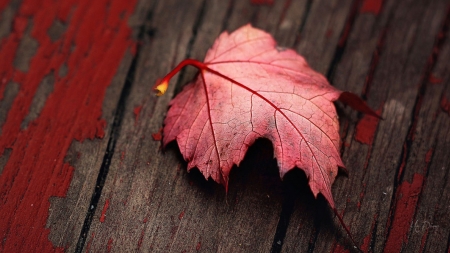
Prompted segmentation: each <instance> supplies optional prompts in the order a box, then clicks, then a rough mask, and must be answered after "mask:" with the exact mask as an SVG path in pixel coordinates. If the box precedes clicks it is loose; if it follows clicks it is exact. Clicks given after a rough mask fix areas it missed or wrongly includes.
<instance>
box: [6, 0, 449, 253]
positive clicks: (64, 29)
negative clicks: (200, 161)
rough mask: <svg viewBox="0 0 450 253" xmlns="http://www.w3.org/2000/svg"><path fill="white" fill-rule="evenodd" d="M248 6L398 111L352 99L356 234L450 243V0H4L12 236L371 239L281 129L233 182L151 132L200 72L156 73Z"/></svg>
mask: <svg viewBox="0 0 450 253" xmlns="http://www.w3.org/2000/svg"><path fill="white" fill-rule="evenodd" d="M254 2H258V1H254ZM249 22H250V23H252V24H253V25H254V26H256V27H259V28H262V29H265V30H267V31H268V32H270V33H271V34H273V35H274V37H275V39H276V40H277V41H278V42H279V44H280V45H282V46H287V47H291V48H294V49H296V50H297V51H298V52H299V53H301V54H303V55H304V56H305V57H306V58H307V60H308V61H309V63H310V65H311V66H312V67H313V68H315V69H317V70H318V71H320V72H321V73H323V74H324V75H326V76H327V77H328V78H329V80H330V81H331V82H332V83H333V84H334V85H335V86H337V87H338V88H340V89H342V90H349V91H353V92H355V93H357V94H360V95H361V96H362V97H363V98H364V99H366V100H367V102H368V104H369V105H370V106H371V107H372V108H375V109H377V110H378V111H379V112H380V113H381V114H382V116H383V118H384V120H381V121H376V120H374V119H373V118H370V117H365V116H363V115H361V114H358V113H356V112H353V111H351V110H350V109H348V108H345V107H344V106H342V105H341V104H337V107H338V112H339V115H340V123H341V136H342V143H343V145H342V148H341V151H342V156H343V160H344V163H345V164H346V166H347V169H348V170H349V174H348V175H347V176H346V175H344V174H343V173H342V174H340V176H338V178H337V180H336V182H335V184H334V185H333V195H334V198H335V200H336V206H337V209H338V211H339V213H341V214H342V215H343V218H344V221H345V222H346V224H348V225H349V226H350V228H351V232H352V234H353V236H354V237H355V240H356V242H357V243H358V246H359V247H360V248H361V249H362V250H363V251H364V252H450V244H449V243H448V241H449V239H450V182H449V180H450V178H449V175H448V174H449V173H448V171H449V168H450V158H449V157H448V153H449V150H450V74H449V70H450V61H449V60H448V59H450V39H449V37H450V34H449V33H450V31H449V29H448V28H449V25H450V2H449V1H446V0H433V1H428V0H414V1H413V0H402V1H395V0H365V1H364V0H316V1H311V0H274V1H273V4H268V5H266V4H262V5H261V4H252V1H250V0H248V1H247V0H246V1H235V0H229V1H222V0H192V1H182V0H166V1H156V0H139V1H119V0H109V1H108V0H99V1H87V0H70V1H51V0H42V1H34V0H22V1H20V0H9V1H8V0H2V1H0V124H1V132H0V134H1V135H0V154H1V155H0V196H1V199H0V214H1V217H2V218H1V219H0V236H1V241H0V252H52V251H58V252H60V251H66V252H353V251H355V250H354V249H353V247H352V245H351V243H350V241H349V238H348V237H347V236H346V234H345V232H344V230H343V229H342V227H341V226H340V225H339V223H338V221H337V219H336V218H334V215H333V214H332V212H331V211H330V209H329V207H328V205H327V204H326V202H325V200H324V199H323V198H321V197H319V198H318V199H317V200H316V199H314V197H313V196H312V194H311V192H310V190H309V188H308V186H307V179H306V177H305V175H304V174H303V173H302V172H301V171H300V170H294V171H292V172H290V173H288V174H287V175H286V176H285V178H284V180H283V181H281V180H280V179H279V177H278V171H277V166H276V161H275V160H274V159H273V158H272V157H273V150H272V147H271V144H270V143H267V141H259V142H258V143H257V144H256V145H254V146H253V147H252V148H251V149H250V150H249V153H248V155H247V157H246V159H245V160H244V162H243V163H242V166H241V167H239V168H235V169H234V170H233V171H232V174H231V179H230V185H229V192H228V193H227V194H226V193H225V190H224V189H223V187H222V186H219V185H217V184H216V183H214V182H211V181H206V180H205V179H203V178H202V176H201V174H200V173H199V172H198V171H195V170H194V171H192V172H190V173H187V172H186V163H185V162H184V161H183V159H182V157H181V155H180V153H179V150H178V148H177V145H176V144H175V143H174V144H172V145H169V147H167V148H166V149H165V150H162V149H161V144H160V142H159V141H155V140H154V137H153V136H152V134H154V133H157V132H158V131H159V129H160V127H161V126H162V122H163V119H164V115H165V112H166V110H167V105H168V102H169V101H170V99H171V97H173V96H174V95H175V94H176V93H177V92H178V91H179V89H180V87H181V86H182V85H183V84H184V83H186V82H187V81H188V80H189V79H191V78H192V77H193V76H194V75H195V72H196V70H195V69H190V68H188V69H186V70H185V71H183V72H182V73H181V74H180V75H179V76H178V78H177V79H178V82H177V83H175V81H174V82H173V83H172V85H171V86H170V88H169V90H168V93H167V94H166V95H165V96H163V97H160V98H157V97H155V96H153V94H152V92H151V87H152V86H153V84H154V82H155V80H156V79H157V78H159V77H162V76H163V75H164V74H165V73H166V72H168V71H169V70H170V69H171V68H172V67H174V66H175V65H176V64H177V63H178V62H180V61H181V60H183V59H184V58H188V57H191V58H196V59H202V58H203V57H204V55H205V53H206V51H207V49H208V48H209V47H210V46H211V45H212V43H213V41H214V39H215V38H216V37H217V36H218V35H219V34H220V33H221V32H222V31H224V30H229V31H233V30H235V29H236V28H238V27H240V26H241V25H243V24H246V23H249ZM177 79H174V80H177Z"/></svg>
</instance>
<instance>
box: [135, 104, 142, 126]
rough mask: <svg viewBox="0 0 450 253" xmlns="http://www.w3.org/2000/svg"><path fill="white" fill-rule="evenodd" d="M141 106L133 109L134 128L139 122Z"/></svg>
mask: <svg viewBox="0 0 450 253" xmlns="http://www.w3.org/2000/svg"><path fill="white" fill-rule="evenodd" d="M141 110H142V105H140V106H136V107H134V110H133V113H134V125H135V126H136V125H137V123H138V121H139V114H140V113H141Z"/></svg>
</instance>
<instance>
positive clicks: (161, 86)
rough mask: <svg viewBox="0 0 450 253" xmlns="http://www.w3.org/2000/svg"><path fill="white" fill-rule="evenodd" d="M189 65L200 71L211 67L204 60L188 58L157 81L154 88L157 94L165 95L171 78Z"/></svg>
mask: <svg viewBox="0 0 450 253" xmlns="http://www.w3.org/2000/svg"><path fill="white" fill-rule="evenodd" d="M187 65H191V66H194V67H196V68H198V69H199V70H200V71H201V70H205V69H209V68H208V67H207V66H206V64H204V63H203V62H199V61H197V60H195V59H186V60H184V61H182V62H180V63H179V64H178V65H177V66H176V67H175V68H174V69H172V71H170V72H169V73H168V74H167V75H166V76H165V77H163V78H162V79H160V80H159V81H158V82H157V83H156V85H155V87H154V88H153V89H154V90H155V91H156V92H157V94H156V95H157V96H161V95H164V93H166V91H167V87H168V86H169V81H170V79H172V77H173V76H174V75H176V74H177V73H178V72H179V71H180V70H181V69H182V68H184V67H186V66H187Z"/></svg>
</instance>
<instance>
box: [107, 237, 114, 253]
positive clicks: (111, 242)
mask: <svg viewBox="0 0 450 253" xmlns="http://www.w3.org/2000/svg"><path fill="white" fill-rule="evenodd" d="M112 244H113V239H112V238H109V240H108V244H107V248H106V251H107V252H108V253H109V252H111V250H112Z"/></svg>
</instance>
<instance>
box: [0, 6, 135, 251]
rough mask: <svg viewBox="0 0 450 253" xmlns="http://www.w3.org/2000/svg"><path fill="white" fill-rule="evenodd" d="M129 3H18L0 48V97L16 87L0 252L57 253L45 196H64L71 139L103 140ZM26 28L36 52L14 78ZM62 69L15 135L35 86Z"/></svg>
mask: <svg viewBox="0 0 450 253" xmlns="http://www.w3.org/2000/svg"><path fill="white" fill-rule="evenodd" d="M37 3H38V4H37ZM135 3H136V1H119V0H112V1H106V0H99V1H89V0H67V1H56V2H55V1H51V0H42V1H39V2H36V1H34V0H23V1H22V2H21V5H20V7H19V9H18V12H17V13H16V16H15V17H14V20H13V27H12V29H11V32H10V34H9V35H8V36H7V37H5V38H4V39H2V41H1V47H0V59H2V60H1V61H0V80H1V82H0V97H3V93H4V89H5V86H6V84H7V83H8V82H10V81H11V80H13V79H14V80H15V81H18V83H19V85H20V90H19V93H18V95H17V97H16V98H15V99H14V102H13V104H12V105H11V109H10V110H9V112H8V115H7V117H6V121H5V123H4V124H3V126H2V131H1V133H2V136H1V138H0V154H2V153H3V152H4V150H5V149H11V150H12V151H11V154H10V157H9V160H8V162H7V163H6V165H5V167H4V169H3V172H2V174H1V175H0V213H2V218H1V219H0V238H2V243H1V244H0V251H2V252H62V251H63V250H64V247H54V246H53V245H52V243H51V242H50V241H49V240H48V235H49V232H50V231H49V229H48V228H46V223H47V218H48V209H49V207H50V202H49V198H50V197H52V196H56V197H64V196H65V195H66V193H67V190H68V188H69V185H70V182H71V180H72V175H73V171H74V168H73V167H71V166H70V165H69V164H67V163H65V162H64V158H65V156H66V153H67V151H68V149H69V147H70V145H71V143H72V142H73V140H77V141H80V142H82V141H83V140H85V139H86V138H89V139H94V138H102V137H103V136H104V128H105V126H106V122H105V121H104V120H102V119H101V117H102V103H103V99H104V96H105V92H106V88H107V87H108V86H109V84H110V83H111V81H112V79H113V77H114V75H115V73H116V71H117V68H118V67H119V64H120V62H121V60H122V58H123V56H124V53H125V51H126V50H127V49H128V48H129V47H130V45H131V44H132V42H131V40H130V36H131V29H130V28H129V27H128V24H127V19H128V17H129V16H130V15H131V13H132V12H133V11H134V6H135ZM57 19H59V20H61V21H63V22H65V23H66V24H67V27H68V28H67V30H66V32H65V33H64V34H63V35H62V36H61V38H60V39H59V40H57V41H52V40H51V39H50V37H49V36H48V33H47V31H48V29H49V28H50V27H51V25H52V23H53V22H54V20H57ZM92 24H95V29H93V27H92ZM29 25H31V27H32V30H31V36H32V37H33V38H34V39H36V40H37V41H38V43H39V48H38V49H37V51H36V53H35V55H34V56H33V57H32V58H31V60H30V67H29V70H28V72H27V73H21V72H19V71H17V70H15V69H14V64H13V62H14V57H15V55H16V53H17V48H18V45H19V43H20V40H21V38H22V36H23V35H24V32H25V29H26V27H28V26H29ZM74 45H75V47H73V46H74ZM63 65H67V68H68V74H67V75H66V77H58V78H56V79H55V84H54V87H55V88H54V90H53V92H52V93H51V94H50V95H49V96H48V98H47V100H46V101H45V105H44V107H43V108H42V110H41V112H40V115H39V117H38V118H36V119H35V120H34V121H33V123H32V124H30V125H29V127H28V128H27V129H25V130H22V129H21V127H20V125H21V123H22V121H23V120H24V118H25V116H26V115H27V114H28V111H29V108H30V106H31V103H32V100H33V97H34V95H35V93H36V90H37V88H38V86H39V84H40V83H41V80H42V79H43V78H44V77H45V76H46V75H48V74H50V73H52V71H57V70H59V69H60V68H61V67H62V66H63ZM31 204H33V206H31Z"/></svg>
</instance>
